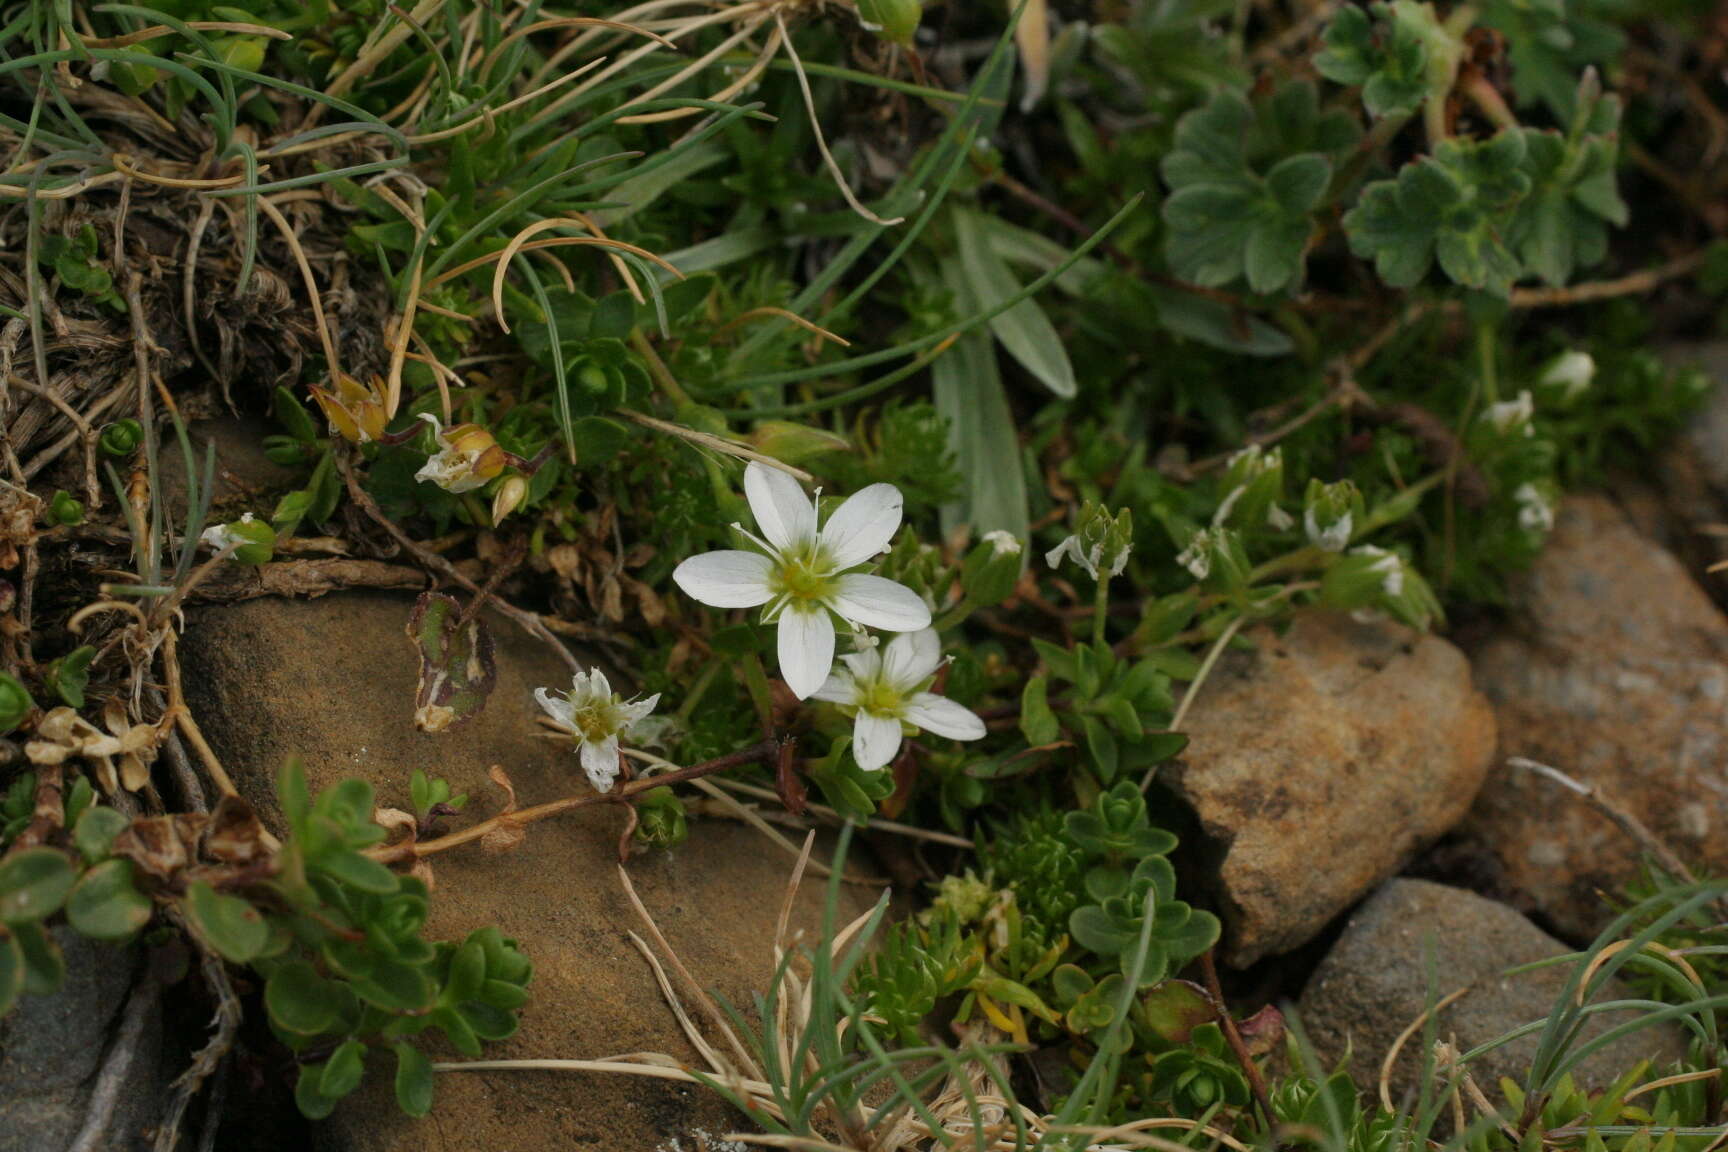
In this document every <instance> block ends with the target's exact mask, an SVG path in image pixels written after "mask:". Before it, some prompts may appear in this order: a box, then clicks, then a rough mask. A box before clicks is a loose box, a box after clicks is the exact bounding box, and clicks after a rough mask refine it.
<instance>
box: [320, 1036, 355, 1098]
mask: <svg viewBox="0 0 1728 1152" xmlns="http://www.w3.org/2000/svg"><path fill="white" fill-rule="evenodd" d="M365 1076H366V1045H365V1044H362V1043H361V1042H360V1041H358V1040H345V1041H343V1042H342V1044H341V1046H340V1047H338V1048H337V1049H336V1051H335V1052H332V1053H331V1054H330V1059H329V1060H328V1061H327V1062H326V1063H325V1065H324V1074H323V1075H322V1076H320V1077H319V1078H318V1094H319V1095H320V1096H325V1097H328V1098H330V1099H332V1100H340V1099H342V1097H344V1096H346V1095H348V1093H350V1092H352V1091H354V1089H356V1088H358V1087H360V1081H361V1080H363V1079H364V1078H365Z"/></svg>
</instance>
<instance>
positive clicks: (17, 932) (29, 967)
mask: <svg viewBox="0 0 1728 1152" xmlns="http://www.w3.org/2000/svg"><path fill="white" fill-rule="evenodd" d="M12 938H13V939H14V940H16V941H18V951H19V954H20V955H22V956H23V957H24V991H26V992H28V993H29V994H30V995H32V996H48V995H51V994H53V993H55V992H58V991H59V990H60V985H61V984H62V983H63V982H64V981H65V979H66V959H65V957H63V956H61V955H60V945H58V944H56V943H55V942H54V938H53V937H52V936H49V935H48V933H47V932H45V931H44V930H43V928H42V925H40V924H14V925H13V926H12Z"/></svg>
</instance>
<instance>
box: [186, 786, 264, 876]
mask: <svg viewBox="0 0 1728 1152" xmlns="http://www.w3.org/2000/svg"><path fill="white" fill-rule="evenodd" d="M202 854H203V856H204V857H205V859H208V860H214V861H217V862H219V863H222V864H234V865H246V864H253V863H256V862H257V861H259V860H263V859H266V858H268V857H269V855H270V849H269V846H268V845H266V844H265V842H264V825H263V824H262V823H260V822H259V820H258V813H257V812H255V811H253V809H252V805H251V804H249V803H247V802H246V801H245V800H243V799H241V798H240V797H238V796H224V797H222V799H220V800H218V801H217V802H216V810H215V811H214V812H212V813H211V814H210V826H209V827H208V828H207V829H205V831H204V843H203V846H202Z"/></svg>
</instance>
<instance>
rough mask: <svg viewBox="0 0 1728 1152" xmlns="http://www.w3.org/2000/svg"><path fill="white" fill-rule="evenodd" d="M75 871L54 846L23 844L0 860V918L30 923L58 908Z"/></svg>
mask: <svg viewBox="0 0 1728 1152" xmlns="http://www.w3.org/2000/svg"><path fill="white" fill-rule="evenodd" d="M77 877H78V874H77V872H76V870H74V869H73V867H72V862H71V861H70V860H68V859H67V858H66V854H65V853H64V852H61V851H59V850H57V849H54V848H26V849H24V850H23V851H22V852H17V853H14V854H13V855H12V856H10V857H8V858H7V859H6V861H5V862H4V863H0V921H3V922H5V923H7V924H33V923H35V922H36V921H38V920H44V919H46V918H47V917H49V916H52V915H54V913H56V912H58V911H59V910H60V905H61V904H62V903H63V902H64V901H65V899H66V894H67V893H68V892H70V891H71V890H72V883H73V881H74V880H76V879H77Z"/></svg>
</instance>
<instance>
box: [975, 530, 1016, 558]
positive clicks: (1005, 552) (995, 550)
mask: <svg viewBox="0 0 1728 1152" xmlns="http://www.w3.org/2000/svg"><path fill="white" fill-rule="evenodd" d="M984 539H985V540H987V541H989V543H990V553H991V555H993V556H1018V555H1020V537H1018V536H1016V535H1014V533H1012V532H1008V531H1005V530H1003V529H1001V528H997V529H995V530H994V531H991V532H986V533H984Z"/></svg>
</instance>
